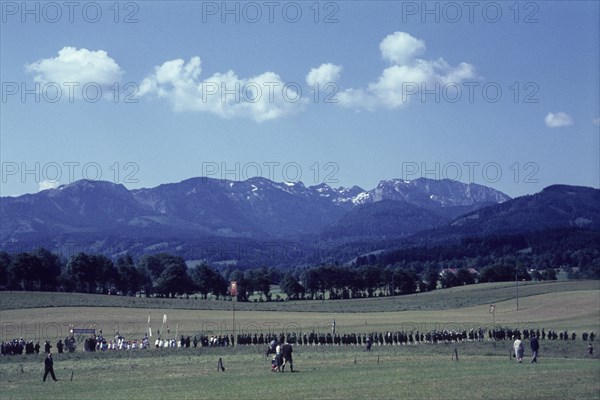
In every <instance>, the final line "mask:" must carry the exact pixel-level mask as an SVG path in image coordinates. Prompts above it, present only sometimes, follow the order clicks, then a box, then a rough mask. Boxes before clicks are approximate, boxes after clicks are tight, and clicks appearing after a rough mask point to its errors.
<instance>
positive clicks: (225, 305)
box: [0, 281, 600, 313]
mask: <svg viewBox="0 0 600 400" xmlns="http://www.w3.org/2000/svg"><path fill="white" fill-rule="evenodd" d="M580 290H600V281H554V282H548V281H547V282H520V283H519V296H520V297H527V296H533V295H538V294H545V293H557V292H569V291H580ZM515 295H516V290H515V283H514V282H499V283H482V284H478V285H469V286H461V287H455V288H450V289H443V290H435V291H432V292H426V293H418V294H413V295H407V296H394V297H375V298H367V299H350V300H333V301H331V300H326V301H324V302H323V301H286V302H248V303H236V308H237V309H239V310H245V311H286V312H287V311H299V312H307V311H311V312H329V313H339V312H379V311H409V310H448V309H453V308H462V307H470V306H477V305H484V304H488V305H489V304H491V303H499V302H502V301H506V300H510V299H514V298H515ZM42 307H125V308H151V309H152V308H160V309H190V310H194V309H196V310H228V309H231V301H222V300H201V299H200V298H198V299H195V298H194V296H191V297H190V298H189V299H166V298H145V297H124V296H109V295H89V294H81V293H46V292H6V291H5V292H2V291H0V310H16V309H25V308H42Z"/></svg>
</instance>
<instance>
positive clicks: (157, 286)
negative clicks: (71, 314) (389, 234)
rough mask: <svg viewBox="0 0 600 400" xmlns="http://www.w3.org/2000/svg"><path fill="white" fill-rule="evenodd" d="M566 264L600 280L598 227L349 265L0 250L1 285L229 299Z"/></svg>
mask: <svg viewBox="0 0 600 400" xmlns="http://www.w3.org/2000/svg"><path fill="white" fill-rule="evenodd" d="M558 269H561V270H563V271H565V272H566V273H567V276H568V277H569V278H570V279H600V232H598V231H593V230H585V229H558V230H547V231H541V232H536V233H529V234H521V235H491V236H486V237H480V238H467V239H462V240H461V241H460V243H455V244H451V245H439V246H422V247H407V248H400V249H398V250H393V251H387V252H379V253H377V254H369V255H364V256H360V257H358V258H356V259H354V261H353V262H349V263H340V262H332V263H318V264H312V265H311V264H307V265H304V266H299V267H294V268H288V269H282V268H275V267H272V266H268V265H265V266H262V267H258V268H256V267H246V268H244V266H241V265H235V266H231V265H230V266H221V265H212V266H211V265H208V264H207V263H201V264H197V265H194V266H192V267H189V266H188V265H187V264H186V262H185V260H184V259H183V258H181V257H179V256H174V255H171V254H166V253H161V254H147V255H143V256H141V257H140V258H138V259H137V260H134V259H133V258H132V257H131V256H130V255H128V254H125V255H120V256H118V257H116V258H115V259H111V258H109V257H107V256H104V255H102V254H86V253H83V252H81V253H77V254H74V255H72V256H71V257H69V258H65V257H63V256H61V255H59V254H55V253H52V252H50V251H48V250H46V249H43V248H41V249H37V250H33V251H30V252H20V253H13V254H9V253H7V252H0V289H4V290H28V291H63V292H81V293H103V294H115V295H129V296H135V295H140V296H141V295H145V296H163V297H176V296H190V295H193V296H201V297H204V298H207V297H208V296H209V295H212V296H215V297H216V298H217V299H219V298H220V299H226V298H228V297H229V296H230V292H229V282H230V281H236V282H237V288H238V290H237V300H238V301H248V300H249V299H250V297H251V296H252V295H255V297H254V298H258V299H259V300H258V301H274V300H282V299H281V298H279V296H276V297H275V298H273V296H272V294H271V286H272V285H279V286H280V287H281V291H282V292H284V293H285V294H286V295H287V296H288V298H290V299H296V300H301V299H331V300H333V299H347V298H362V297H373V296H395V295H404V294H412V293H415V292H424V291H431V290H436V289H439V288H447V287H453V286H460V285H469V284H476V283H479V282H500V281H511V280H514V279H519V280H553V279H556V276H557V274H556V272H557V270H558Z"/></svg>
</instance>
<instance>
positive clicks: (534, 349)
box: [529, 335, 540, 364]
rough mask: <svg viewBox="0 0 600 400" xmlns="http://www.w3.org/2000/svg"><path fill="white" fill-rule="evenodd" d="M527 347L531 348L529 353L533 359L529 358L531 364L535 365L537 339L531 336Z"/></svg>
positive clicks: (537, 348)
mask: <svg viewBox="0 0 600 400" xmlns="http://www.w3.org/2000/svg"><path fill="white" fill-rule="evenodd" d="M529 345H530V346H531V351H532V353H533V357H531V363H532V364H533V363H537V355H538V350H539V349H540V342H539V341H538V338H537V337H536V336H535V335H531V339H530V341H529Z"/></svg>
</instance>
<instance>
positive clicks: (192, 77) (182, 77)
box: [139, 57, 306, 122]
mask: <svg viewBox="0 0 600 400" xmlns="http://www.w3.org/2000/svg"><path fill="white" fill-rule="evenodd" d="M201 72H202V69H201V60H200V57H192V58H191V59H190V61H189V62H187V63H186V62H185V61H184V60H182V59H176V60H171V61H166V62H165V63H163V64H162V65H159V66H156V67H154V72H153V73H151V74H150V75H148V77H146V78H145V79H144V80H143V81H142V84H141V85H140V91H139V96H147V95H156V96H157V97H159V98H162V99H165V100H166V101H167V102H168V103H170V105H171V106H172V107H173V109H174V110H175V111H180V112H181V111H195V112H209V113H212V114H216V115H218V116H221V117H225V118H234V117H245V118H251V119H254V120H255V121H257V122H262V121H267V120H272V119H276V118H280V117H283V116H286V115H290V114H293V113H295V112H297V111H299V110H300V109H302V107H303V106H304V104H305V103H306V101H305V99H303V98H302V96H301V93H300V92H299V91H297V90H296V89H297V88H298V86H297V85H296V84H289V85H286V83H284V82H283V81H282V80H281V78H280V77H279V75H277V74H276V73H274V72H264V73H262V74H260V75H257V76H254V77H250V78H245V79H244V78H239V77H238V76H237V74H236V73H235V72H234V71H231V70H230V71H227V72H225V73H215V74H213V75H212V76H211V77H208V78H206V79H203V80H202V79H201V78H200V75H201Z"/></svg>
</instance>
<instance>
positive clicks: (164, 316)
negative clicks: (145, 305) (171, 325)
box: [163, 314, 167, 324]
mask: <svg viewBox="0 0 600 400" xmlns="http://www.w3.org/2000/svg"><path fill="white" fill-rule="evenodd" d="M166 323H167V314H165V315H163V324H166Z"/></svg>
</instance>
